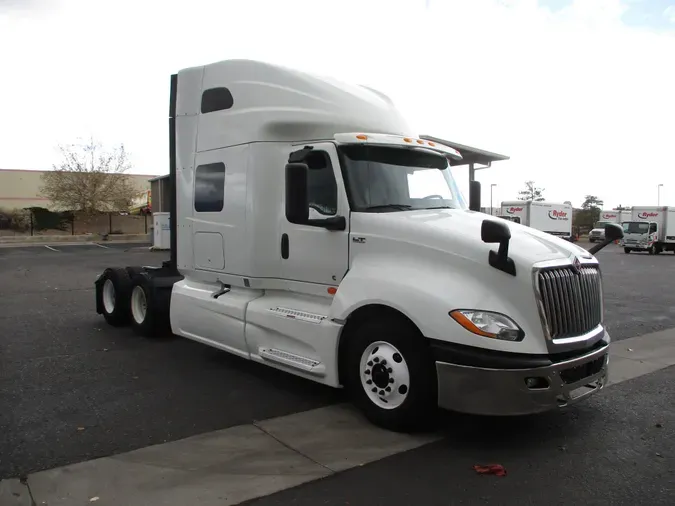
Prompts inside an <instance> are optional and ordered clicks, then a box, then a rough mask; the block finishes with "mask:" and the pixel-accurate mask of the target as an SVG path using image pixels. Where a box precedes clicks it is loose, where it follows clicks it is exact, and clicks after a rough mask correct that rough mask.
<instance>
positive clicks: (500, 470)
mask: <svg viewBox="0 0 675 506" xmlns="http://www.w3.org/2000/svg"><path fill="white" fill-rule="evenodd" d="M473 470H474V471H476V472H477V473H478V474H494V475H495V476H506V469H504V466H502V465H501V464H490V465H487V466H478V465H476V466H473Z"/></svg>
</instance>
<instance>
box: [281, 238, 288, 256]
mask: <svg viewBox="0 0 675 506" xmlns="http://www.w3.org/2000/svg"><path fill="white" fill-rule="evenodd" d="M281 258H283V259H284V260H286V259H287V258H288V234H281Z"/></svg>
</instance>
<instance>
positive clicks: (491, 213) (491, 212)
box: [490, 183, 497, 216]
mask: <svg viewBox="0 0 675 506" xmlns="http://www.w3.org/2000/svg"><path fill="white" fill-rule="evenodd" d="M495 186H497V185H496V184H494V183H493V184H491V185H490V216H492V215H493V214H494V212H493V211H492V188H494V187H495Z"/></svg>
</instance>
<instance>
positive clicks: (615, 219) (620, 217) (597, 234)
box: [588, 209, 631, 242]
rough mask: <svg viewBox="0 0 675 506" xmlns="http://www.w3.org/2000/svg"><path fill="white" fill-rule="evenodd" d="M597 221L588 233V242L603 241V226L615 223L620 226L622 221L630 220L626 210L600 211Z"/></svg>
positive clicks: (629, 213) (628, 212)
mask: <svg viewBox="0 0 675 506" xmlns="http://www.w3.org/2000/svg"><path fill="white" fill-rule="evenodd" d="M599 218H600V219H599V220H598V221H596V222H595V224H594V225H593V229H592V230H591V231H590V232H589V233H588V240H589V242H602V241H604V240H605V225H607V224H608V223H616V224H618V225H621V224H622V223H623V222H624V221H629V220H630V219H631V212H630V211H628V210H621V211H617V210H614V209H609V210H602V211H600V216H599Z"/></svg>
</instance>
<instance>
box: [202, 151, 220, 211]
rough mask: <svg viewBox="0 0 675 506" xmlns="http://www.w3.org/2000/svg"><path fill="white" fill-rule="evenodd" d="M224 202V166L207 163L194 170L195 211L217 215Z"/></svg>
mask: <svg viewBox="0 0 675 506" xmlns="http://www.w3.org/2000/svg"><path fill="white" fill-rule="evenodd" d="M224 200H225V164H224V163H222V162H218V163H207V164H204V165H200V166H199V167H197V170H195V211H197V212H198V213H219V212H220V211H222V210H223V204H224Z"/></svg>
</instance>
